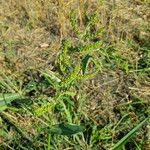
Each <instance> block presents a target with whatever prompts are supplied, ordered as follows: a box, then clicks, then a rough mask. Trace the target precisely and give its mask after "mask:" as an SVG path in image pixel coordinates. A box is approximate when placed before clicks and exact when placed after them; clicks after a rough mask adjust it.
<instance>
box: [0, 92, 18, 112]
mask: <svg viewBox="0 0 150 150" xmlns="http://www.w3.org/2000/svg"><path fill="white" fill-rule="evenodd" d="M19 98H20V94H18V93H7V94H0V112H1V111H3V110H5V109H6V108H7V105H8V104H10V103H11V101H13V100H15V99H19Z"/></svg>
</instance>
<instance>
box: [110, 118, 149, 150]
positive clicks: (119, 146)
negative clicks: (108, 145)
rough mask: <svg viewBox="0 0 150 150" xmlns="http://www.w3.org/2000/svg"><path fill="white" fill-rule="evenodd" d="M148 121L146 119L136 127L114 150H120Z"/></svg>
mask: <svg viewBox="0 0 150 150" xmlns="http://www.w3.org/2000/svg"><path fill="white" fill-rule="evenodd" d="M147 121H148V118H146V119H144V120H143V121H142V122H141V123H139V124H138V125H137V126H136V127H134V128H133V129H132V130H131V131H130V132H129V133H128V134H127V135H125V136H124V137H123V138H122V139H121V140H120V141H119V142H118V143H116V144H115V145H114V147H113V148H112V150H120V149H121V148H122V147H123V146H124V145H125V144H126V143H127V142H128V141H129V139H130V138H131V137H132V136H134V135H135V133H136V132H137V131H138V130H139V129H140V128H141V127H142V126H143V125H144V124H145V123H146V122H147Z"/></svg>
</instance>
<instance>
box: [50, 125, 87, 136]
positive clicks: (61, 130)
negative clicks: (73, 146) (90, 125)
mask: <svg viewBox="0 0 150 150" xmlns="http://www.w3.org/2000/svg"><path fill="white" fill-rule="evenodd" d="M84 130H85V128H84V127H83V126H78V125H73V124H56V125H54V126H52V128H51V129H50V130H49V131H50V133H52V134H60V135H72V134H76V133H78V132H83V131H84Z"/></svg>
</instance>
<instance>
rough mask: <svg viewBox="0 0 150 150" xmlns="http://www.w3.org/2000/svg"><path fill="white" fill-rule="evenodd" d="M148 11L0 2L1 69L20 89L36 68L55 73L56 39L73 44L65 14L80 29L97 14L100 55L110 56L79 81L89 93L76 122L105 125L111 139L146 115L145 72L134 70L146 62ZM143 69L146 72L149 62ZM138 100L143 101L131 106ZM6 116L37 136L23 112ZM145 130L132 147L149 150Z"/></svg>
mask: <svg viewBox="0 0 150 150" xmlns="http://www.w3.org/2000/svg"><path fill="white" fill-rule="evenodd" d="M149 8H150V2H149V0H126V1H122V0H108V1H106V0H43V1H40V0H37V1H36V0H21V1H20V0H13V1H12V0H1V1H0V34H1V35H0V36H1V37H0V71H1V72H3V73H4V74H6V75H8V76H11V77H12V78H13V79H14V80H17V81H19V82H21V83H22V85H23V84H24V82H27V81H28V80H31V79H33V78H32V77H34V74H36V71H37V70H38V69H40V70H42V69H54V70H55V66H54V65H55V61H56V57H57V54H58V52H59V49H60V46H61V41H62V40H63V39H65V38H70V39H71V40H72V41H74V42H75V41H76V40H77V37H76V36H75V35H74V33H73V31H72V27H71V25H70V22H69V14H70V11H71V10H72V9H75V10H76V11H77V19H78V23H79V28H80V29H81V30H82V29H83V28H84V18H83V16H84V14H85V13H86V14H89V15H90V14H92V13H97V15H98V21H97V22H96V24H95V26H94V28H95V30H96V29H99V28H104V31H103V32H102V33H101V34H100V35H99V37H98V40H102V41H103V42H104V45H103V47H102V49H104V48H106V50H105V51H104V52H103V53H105V55H106V54H107V55H108V56H109V59H108V61H109V62H106V61H105V58H104V56H103V55H102V54H101V57H100V59H101V62H102V64H103V69H102V71H101V72H100V73H99V74H98V75H97V76H95V77H94V78H92V79H90V80H86V84H85V82H84V85H82V83H81V89H82V91H83V93H88V94H85V95H84V94H83V97H82V98H83V99H84V98H85V99H86V101H85V100H83V104H82V105H81V106H82V108H83V109H81V112H80V114H81V116H82V118H81V119H83V118H87V120H91V121H93V122H92V124H96V125H97V126H98V127H99V126H102V127H104V126H106V127H108V130H109V131H110V134H111V135H112V136H113V140H114V141H115V140H116V139H119V138H120V136H121V135H124V134H125V133H126V132H127V131H128V130H129V129H130V128H132V127H133V126H134V125H136V123H137V122H138V121H139V120H142V119H143V118H144V116H145V114H146V115H147V114H148V115H149V114H150V110H149V103H150V99H149V96H150V78H149V73H150V72H149V71H145V70H144V71H143V72H142V71H139V70H140V69H143V68H140V67H138V65H139V66H140V64H138V63H139V60H141V59H142V58H144V59H146V61H147V62H149V60H148V59H150V53H149V50H150V49H149V48H150V47H149V46H150V45H149V43H150V36H149V35H150V11H149ZM107 47H113V48H112V49H111V48H107ZM141 47H146V48H147V52H144V53H143V51H141V49H142V48H141ZM113 51H114V52H113ZM146 53H148V54H147V56H146V57H145V55H146ZM124 60H125V63H124ZM130 68H132V69H130ZM144 69H150V62H149V66H147V67H145V68H144ZM30 75H31V76H30ZM35 76H36V75H35ZM26 77H27V78H29V79H26ZM82 91H81V95H82ZM39 99H40V98H39ZM137 101H142V103H141V104H139V105H137V104H135V105H134V104H133V103H134V102H135V103H136V102H137ZM79 102H80V101H79ZM77 103H78V100H77ZM141 107H142V108H143V110H141ZM9 113H10V112H9ZM10 114H11V113H10ZM11 115H14V117H15V119H18V120H19V122H18V126H20V127H22V128H26V130H27V131H29V132H31V133H29V134H33V135H34V134H35V133H34V132H37V131H34V130H33V129H32V125H33V126H34V123H33V120H32V119H31V118H28V117H29V116H26V117H25V118H26V123H25V121H24V120H23V117H24V116H23V117H22V116H21V115H23V114H20V115H19V114H17V113H16V114H15V113H14V114H13V113H12V114H11ZM126 115H127V117H126ZM18 116H20V117H18ZM54 116H55V115H54ZM123 116H125V119H126V122H127V123H126V122H123V123H122V124H121V126H120V129H116V131H115V130H113V129H114V128H115V124H117V122H118V121H119V120H120V119H121V118H122V117H123ZM14 121H15V122H17V120H14ZM84 121H85V120H84ZM84 121H83V122H84ZM54 122H55V121H54ZM110 124H113V125H114V126H113V125H112V126H111V125H110ZM107 125H108V126H107ZM109 125H110V126H109ZM128 125H130V127H128ZM35 126H38V123H37V124H36V125H35ZM147 128H148V129H147ZM147 128H144V129H143V130H142V131H140V133H141V135H140V133H139V135H138V136H137V137H135V141H137V143H138V141H140V142H141V143H142V142H143V140H145V143H146V144H147V145H146V144H145V143H144V144H143V143H142V144H141V143H140V142H139V143H140V144H141V145H142V146H143V150H144V149H145V150H146V149H147V150H148V149H149V148H148V147H150V145H149V141H148V140H149V138H150V136H149V134H146V133H145V132H146V131H147V132H148V131H149V126H148V127H147ZM144 130H146V131H144ZM103 132H104V134H107V133H105V131H103ZM101 134H102V133H101ZM146 136H147V140H146ZM113 140H112V142H113ZM0 141H2V142H3V139H2V140H1V138H0ZM99 141H100V142H99V143H98V145H101V146H102V147H104V148H105V149H108V148H110V145H111V143H107V142H108V141H107V139H105V140H104V141H103V140H102V139H100V140H99ZM0 143H1V142H0ZM61 144H62V143H61ZM61 144H60V145H61ZM84 144H85V143H84ZM140 144H139V145H140ZM8 145H9V143H8ZM60 145H59V146H60ZM62 145H63V144H62ZM144 145H145V147H144ZM83 147H84V146H83ZM83 147H82V148H83ZM129 147H130V143H129ZM131 148H132V144H131Z"/></svg>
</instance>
